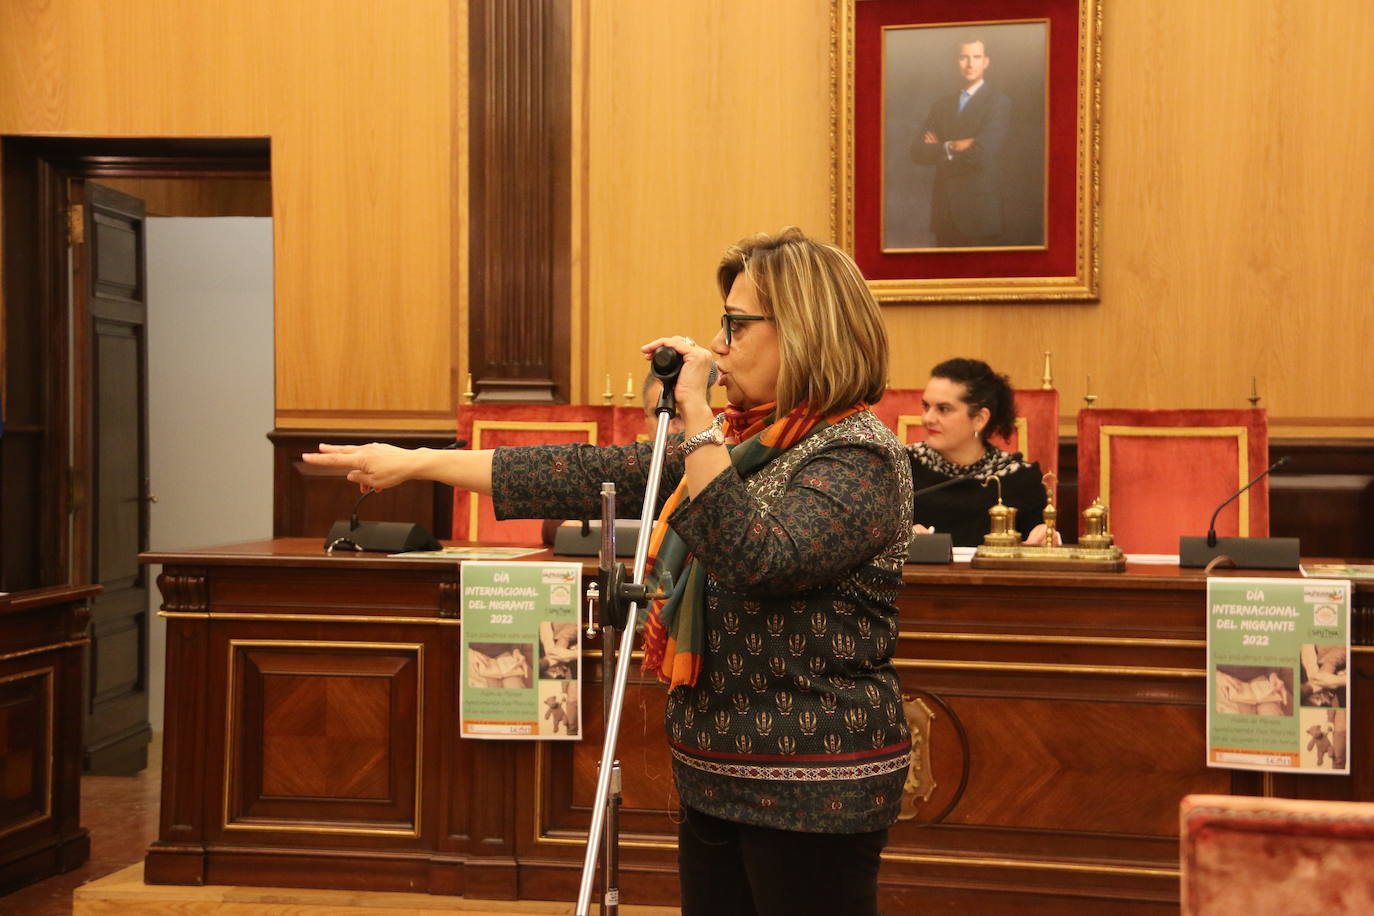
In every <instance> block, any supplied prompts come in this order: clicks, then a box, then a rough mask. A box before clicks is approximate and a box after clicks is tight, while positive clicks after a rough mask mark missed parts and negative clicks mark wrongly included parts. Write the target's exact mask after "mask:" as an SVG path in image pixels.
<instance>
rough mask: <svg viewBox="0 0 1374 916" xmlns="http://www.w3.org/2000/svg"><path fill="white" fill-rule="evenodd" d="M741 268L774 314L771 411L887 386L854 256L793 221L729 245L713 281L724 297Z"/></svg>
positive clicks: (845, 403)
mask: <svg viewBox="0 0 1374 916" xmlns="http://www.w3.org/2000/svg"><path fill="white" fill-rule="evenodd" d="M740 274H744V275H745V276H746V277H748V278H749V280H750V282H752V283H753V284H754V287H755V288H756V289H757V290H758V295H759V303H760V304H761V305H762V306H763V311H764V314H765V315H768V316H770V317H772V318H773V322H774V325H775V327H776V328H777V334H778V347H779V350H780V352H781V359H780V365H779V369H778V385H777V398H778V400H777V403H778V410H777V415H778V416H782V415H783V414H785V413H787V412H789V411H791V410H792V409H793V408H794V407H796V406H797V405H798V404H801V403H803V402H805V403H806V404H807V407H808V412H809V413H813V414H817V415H820V416H826V415H827V414H832V413H835V412H836V411H839V410H844V409H846V408H849V407H852V406H854V405H855V404H858V403H860V402H863V403H868V404H873V403H876V402H877V401H878V399H879V398H881V397H882V396H883V392H884V391H885V390H886V389H887V328H886V326H885V325H884V324H883V316H882V313H881V312H880V311H879V310H878V303H877V302H876V301H874V299H873V294H872V293H870V292H869V291H868V284H867V283H865V282H864V278H863V274H861V273H859V267H858V265H857V264H855V263H854V260H853V259H852V258H851V257H850V256H849V255H847V254H845V253H844V252H843V251H842V250H840V249H839V248H836V247H835V246H834V245H827V244H824V243H823V242H817V241H814V240H813V239H809V238H807V237H806V235H805V234H804V233H803V232H802V231H801V230H800V229H798V228H796V227H795V226H789V227H788V228H786V229H784V230H782V231H781V232H779V233H778V234H777V235H767V234H763V233H760V234H759V235H756V236H754V237H752V238H747V239H743V240H742V241H740V242H739V243H738V244H736V245H732V246H730V248H729V249H728V250H726V252H725V255H724V257H722V258H721V261H720V267H719V269H718V270H717V271H716V281H717V283H718V284H719V286H720V293H721V296H723V297H724V296H729V294H730V288H731V287H732V286H733V285H734V283H735V278H736V277H738V276H739V275H740Z"/></svg>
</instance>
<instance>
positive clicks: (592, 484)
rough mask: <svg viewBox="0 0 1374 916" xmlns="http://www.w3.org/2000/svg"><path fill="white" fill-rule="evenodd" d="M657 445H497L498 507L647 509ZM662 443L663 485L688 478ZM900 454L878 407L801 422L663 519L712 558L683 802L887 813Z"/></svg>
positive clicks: (681, 694) (904, 746)
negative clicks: (758, 457) (611, 494)
mask: <svg viewBox="0 0 1374 916" xmlns="http://www.w3.org/2000/svg"><path fill="white" fill-rule="evenodd" d="M650 452H651V446H650V445H649V444H647V443H639V444H636V445H627V446H612V447H609V448H595V447H593V446H587V445H561V446H535V447H531V448H513V449H498V450H497V451H496V455H495V459H494V461H493V465H492V482H493V494H494V503H495V508H496V514H497V517H499V518H516V517H527V516H530V515H547V514H552V515H559V516H564V517H568V518H578V517H585V516H588V515H595V514H596V513H598V512H599V511H600V507H599V496H598V493H599V491H600V483H601V481H603V480H610V481H614V482H615V484H616V493H617V496H616V506H617V512H618V514H621V515H626V516H633V515H637V514H638V512H639V504H640V503H641V502H642V499H643V493H644V489H645V477H646V476H647V470H648V466H649V457H650ZM682 473H683V462H682V459H681V457H679V456H678V455H677V454H676V451H675V450H674V452H673V453H672V454H671V455H670V456H669V458H668V460H667V462H666V465H665V471H664V482H663V484H662V486H663V490H662V494H663V498H664V499H666V496H667V494H668V493H669V492H671V490H672V488H673V487H674V486H676V484H677V482H678V481H679V480H680V479H681V477H682ZM910 508H911V478H910V465H909V462H908V461H907V456H906V453H905V452H904V451H903V449H902V447H901V445H900V443H898V442H897V440H896V437H894V436H893V435H892V433H891V432H890V431H888V430H887V429H886V427H884V426H883V425H882V424H881V423H880V422H878V420H877V419H876V418H874V417H873V415H872V414H870V413H868V412H866V411H865V412H863V413H859V414H855V415H853V416H851V417H848V418H846V419H844V420H841V421H839V422H838V423H836V424H834V425H832V426H830V427H827V428H826V429H823V430H821V431H820V432H818V433H816V434H814V435H812V436H809V437H808V438H806V439H804V440H803V441H802V442H800V443H798V444H797V445H796V446H794V447H793V448H791V449H789V450H788V451H787V452H785V453H784V454H783V455H781V456H780V457H778V458H777V459H775V460H774V461H773V462H772V463H771V464H769V465H768V466H766V467H764V468H763V469H761V470H760V471H758V472H757V473H755V474H753V475H751V476H750V477H749V478H748V479H747V480H745V479H742V478H741V477H740V476H739V474H738V473H737V472H736V471H735V470H734V469H733V468H732V469H728V470H726V471H723V472H722V473H721V474H720V475H719V476H718V477H716V478H715V479H714V480H713V481H711V483H710V484H708V485H707V487H706V488H705V489H704V490H703V491H702V492H701V493H700V494H698V496H697V498H696V499H694V500H691V501H690V502H686V503H684V504H683V505H682V506H680V507H679V508H678V509H677V511H675V512H674V513H673V515H672V517H671V518H670V519H669V522H670V524H671V525H672V526H673V528H674V530H676V531H677V533H678V534H679V535H680V536H681V537H682V538H683V539H684V540H685V541H686V542H687V545H688V546H689V547H690V548H691V550H692V551H693V552H694V553H695V554H696V556H697V557H698V558H700V559H701V560H702V562H704V563H705V564H706V568H707V572H708V575H707V579H706V599H707V609H706V621H705V625H706V642H707V646H706V653H705V658H704V659H703V665H702V671H701V676H700V677H699V679H698V681H697V684H696V685H695V686H693V687H679V688H677V689H676V690H673V691H672V692H671V693H670V694H669V696H668V702H667V707H666V709H667V711H666V725H667V730H668V743H669V747H670V749H671V752H672V756H673V772H674V776H675V779H676V782H677V787H678V792H679V794H680V796H681V797H682V800H683V803H684V804H687V805H689V806H691V807H692V808H695V809H697V810H700V811H704V812H705V813H707V814H711V815H714V816H716V817H720V818H724V819H727V820H732V821H737V822H741V823H747V824H756V825H759V826H765V827H774V828H779V829H785V830H800V831H806V832H814V833H860V832H866V831H871V830H879V829H882V828H884V827H888V826H890V825H891V824H892V823H893V822H894V821H895V820H896V816H897V811H898V805H899V802H900V798H901V790H902V784H903V782H904V780H905V778H906V770H907V765H908V761H909V754H910V743H911V735H910V732H909V731H908V730H907V725H906V720H905V717H904V716H903V714H902V704H901V685H900V683H899V682H898V679H897V673H896V670H895V668H894V666H893V665H892V655H893V653H894V652H895V650H896V647H897V608H896V604H895V601H896V596H897V591H898V588H899V587H900V585H901V571H902V563H903V561H904V560H905V557H906V549H907V542H908V539H909V535H910V526H911V516H910Z"/></svg>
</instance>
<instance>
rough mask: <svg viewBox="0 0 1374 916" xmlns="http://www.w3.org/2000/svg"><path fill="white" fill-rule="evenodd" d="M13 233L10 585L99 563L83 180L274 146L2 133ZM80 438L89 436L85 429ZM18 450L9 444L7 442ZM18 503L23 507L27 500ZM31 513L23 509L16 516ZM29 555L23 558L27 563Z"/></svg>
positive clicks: (218, 167)
mask: <svg viewBox="0 0 1374 916" xmlns="http://www.w3.org/2000/svg"><path fill="white" fill-rule="evenodd" d="M0 161H2V162H3V166H2V167H3V183H2V184H0V188H2V189H3V193H2V194H0V219H3V225H4V233H3V237H4V240H5V245H4V251H3V253H2V256H3V258H4V282H3V287H2V288H0V303H3V308H4V315H3V320H4V324H5V335H4V338H5V350H6V360H5V370H4V371H5V373H6V389H7V397H8V401H9V403H8V404H7V405H6V406H7V414H6V421H7V429H6V433H5V436H4V437H3V438H0V467H3V468H4V469H5V477H6V481H5V484H4V485H3V487H4V488H3V489H2V490H0V520H3V522H4V525H5V535H6V536H5V542H6V544H7V546H6V547H5V548H4V550H3V552H0V590H4V591H13V590H17V589H21V588H35V587H40V586H45V585H60V584H65V583H67V582H78V583H80V582H84V581H85V580H86V578H87V575H88V570H87V568H86V567H87V566H88V565H89V564H88V563H86V562H85V561H84V558H83V557H82V556H77V555H74V551H75V552H80V549H79V548H78V547H77V546H76V545H74V544H73V540H74V539H73V537H72V536H71V534H70V530H69V529H70V526H69V524H68V519H69V518H70V515H71V511H72V509H73V507H74V506H75V505H80V503H81V501H82V500H84V499H86V494H89V493H90V492H91V482H90V480H89V479H83V476H84V475H81V474H77V475H74V476H73V475H70V474H69V471H68V469H69V467H71V466H72V461H73V460H74V456H73V454H72V447H73V443H72V438H73V436H72V429H73V424H74V423H77V422H80V418H81V417H83V416H85V414H86V413H87V410H86V408H87V406H88V405H86V404H84V403H82V404H73V396H74V395H75V394H76V393H77V391H79V388H78V389H77V391H74V389H73V384H72V340H73V334H74V333H77V331H78V329H75V328H73V327H72V326H71V322H70V318H69V314H68V307H69V289H68V284H69V267H68V260H67V248H68V233H69V231H70V228H71V227H70V226H69V219H68V215H69V212H70V205H71V203H72V199H71V186H72V182H73V181H84V180H86V179H100V178H183V179H187V178H189V179H196V178H270V175H271V147H270V141H269V140H268V138H266V137H254V138H211V139H187V138H165V137H164V138H136V139H127V138H108V137H34V136H4V137H0ZM78 438H79V437H78ZM7 453H8V454H7ZM16 507H17V508H16ZM15 515H21V516H23V517H22V518H14V517H13V516H15ZM20 567H22V568H20Z"/></svg>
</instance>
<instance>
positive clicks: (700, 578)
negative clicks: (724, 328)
mask: <svg viewBox="0 0 1374 916" xmlns="http://www.w3.org/2000/svg"><path fill="white" fill-rule="evenodd" d="M775 406H776V405H775V404H773V403H768V404H763V405H760V406H758V407H754V408H751V409H749V410H741V409H739V408H736V407H734V406H730V407H727V408H726V409H725V423H724V429H723V432H724V433H725V442H726V446H725V447H726V448H728V449H729V450H730V461H731V463H732V464H734V466H735V470H736V471H737V472H738V473H739V475H740V476H741V477H748V476H749V475H750V474H753V473H754V472H755V471H757V470H759V469H760V468H762V467H764V466H765V465H767V464H768V463H769V462H770V461H772V460H773V459H774V458H776V457H778V456H779V455H781V454H782V453H783V452H785V451H787V450H788V449H790V448H792V446H794V445H796V444H797V443H798V442H800V441H801V440H803V439H805V438H806V437H807V436H809V435H811V434H812V433H816V432H820V431H821V430H823V429H825V428H826V427H827V426H831V425H833V424H834V423H837V422H839V421H840V420H842V419H844V418H845V417H848V416H851V415H852V414H856V413H858V412H859V411H861V410H866V409H867V408H868V405H867V404H859V405H856V406H854V407H850V408H848V409H845V410H842V411H839V412H838V413H834V414H831V415H830V416H828V417H818V416H815V415H814V414H810V413H808V412H807V405H806V404H805V403H802V404H798V405H797V406H796V407H795V408H793V409H792V411H791V412H790V413H788V414H787V415H786V416H784V417H783V418H782V419H780V420H775V419H773V413H774V409H775ZM687 499H688V497H687V478H686V475H684V476H683V479H682V482H681V483H679V484H678V486H677V489H676V490H674V491H673V494H672V495H671V496H669V497H668V502H667V503H665V504H664V506H663V511H662V512H661V513H659V516H658V522H657V523H656V524H655V525H654V530H653V534H652V536H651V537H650V539H649V556H648V565H647V566H646V572H645V575H644V581H645V584H646V585H648V586H649V590H650V592H656V591H659V589H660V586H661V585H662V582H663V573H665V572H667V573H670V574H671V577H672V592H671V593H670V594H669V595H668V597H667V598H665V599H662V600H659V601H655V602H654V603H653V606H652V607H650V608H649V616H648V619H647V620H646V621H645V623H644V672H645V673H646V674H653V675H656V676H657V677H658V679H659V680H660V681H662V682H663V683H665V684H667V685H668V689H670V690H671V689H673V688H674V687H677V686H679V685H681V684H687V685H689V686H690V685H693V684H695V683H696V682H697V675H698V674H700V673H701V662H702V656H703V653H704V651H705V634H706V626H705V619H706V568H705V566H704V565H703V564H702V563H700V562H699V561H698V560H697V558H696V557H695V556H693V555H692V553H691V551H689V550H688V549H687V544H686V543H685V542H684V541H683V540H682V538H681V537H679V536H678V534H677V532H675V531H673V530H672V528H670V527H669V525H668V518H669V517H670V516H671V515H672V514H673V512H674V510H676V509H677V507H678V506H679V505H681V504H682V503H683V502H684V501H686V500H687Z"/></svg>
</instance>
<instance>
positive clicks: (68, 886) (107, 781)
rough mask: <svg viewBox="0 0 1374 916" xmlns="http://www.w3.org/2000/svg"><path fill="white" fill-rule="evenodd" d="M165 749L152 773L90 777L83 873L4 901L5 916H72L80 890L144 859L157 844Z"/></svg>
mask: <svg viewBox="0 0 1374 916" xmlns="http://www.w3.org/2000/svg"><path fill="white" fill-rule="evenodd" d="M159 750H160V744H159V742H157V741H155V742H154V743H153V745H152V747H150V748H149V759H148V768H147V769H145V770H144V771H143V772H142V773H140V774H138V775H137V776H85V777H82V780H81V824H82V826H84V827H85V828H86V829H87V830H89V831H90V832H91V858H90V861H88V862H87V863H86V864H85V865H83V866H81V867H80V868H78V869H76V870H74V871H69V872H67V873H66V874H65V875H58V876H57V877H55V878H49V879H47V880H46V881H40V882H38V883H37V884H31V885H29V886H28V887H25V888H22V889H20V890H17V891H15V892H14V893H12V894H8V895H6V896H3V897H0V913H3V914H4V916H69V914H70V913H71V911H72V891H73V890H74V889H76V887H77V886H78V885H81V884H84V883H86V882H87V881H92V880H94V879H96V878H100V877H104V876H105V875H108V874H110V873H111V872H115V871H118V870H119V869H121V868H124V867H125V866H126V865H132V864H134V863H135V862H138V861H139V860H141V859H142V858H143V852H144V850H145V849H147V848H148V844H149V843H151V842H152V841H153V840H155V839H157V811H158V792H159V789H160V787H161V783H162V764H161V759H160V755H159V753H158V752H159Z"/></svg>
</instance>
